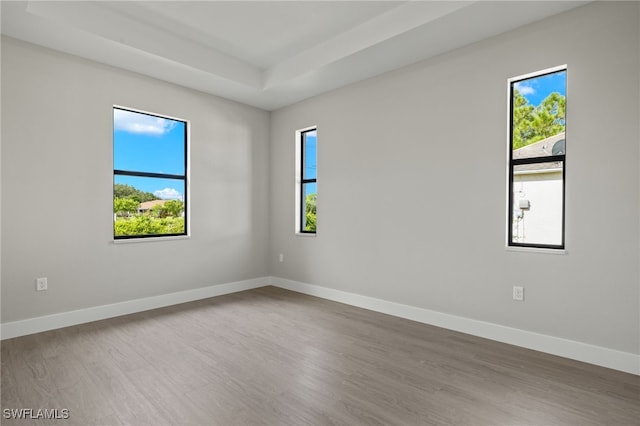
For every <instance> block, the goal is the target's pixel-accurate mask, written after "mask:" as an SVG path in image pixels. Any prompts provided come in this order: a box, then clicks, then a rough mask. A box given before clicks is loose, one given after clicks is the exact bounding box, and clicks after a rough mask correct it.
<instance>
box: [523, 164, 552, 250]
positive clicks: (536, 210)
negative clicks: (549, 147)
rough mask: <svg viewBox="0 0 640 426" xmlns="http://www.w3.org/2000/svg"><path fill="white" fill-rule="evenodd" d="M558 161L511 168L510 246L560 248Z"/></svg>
mask: <svg viewBox="0 0 640 426" xmlns="http://www.w3.org/2000/svg"><path fill="white" fill-rule="evenodd" d="M562 168H563V164H562V162H561V161H556V162H548V163H537V164H524V165H519V166H514V167H513V194H512V195H513V197H512V199H513V206H512V208H513V216H512V219H513V220H512V224H511V226H512V241H511V242H512V243H516V244H518V243H519V244H541V245H561V244H563V241H562V210H563V204H564V203H563V172H562Z"/></svg>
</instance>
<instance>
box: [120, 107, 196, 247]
mask: <svg viewBox="0 0 640 426" xmlns="http://www.w3.org/2000/svg"><path fill="white" fill-rule="evenodd" d="M187 129H188V123H187V122H186V121H184V120H179V119H175V118H169V117H163V116H159V115H155V114H150V113H147V112H141V111H134V110H130V109H125V108H121V107H113V235H114V238H115V239H130V238H150V237H166V236H178V235H187V229H188V228H187V218H188V215H187V140H188V139H187Z"/></svg>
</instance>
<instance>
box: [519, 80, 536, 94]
mask: <svg viewBox="0 0 640 426" xmlns="http://www.w3.org/2000/svg"><path fill="white" fill-rule="evenodd" d="M516 89H518V92H520V94H521V95H522V96H527V95H533V94H534V93H536V89H534V88H533V87H532V86H529V85H528V84H527V83H516Z"/></svg>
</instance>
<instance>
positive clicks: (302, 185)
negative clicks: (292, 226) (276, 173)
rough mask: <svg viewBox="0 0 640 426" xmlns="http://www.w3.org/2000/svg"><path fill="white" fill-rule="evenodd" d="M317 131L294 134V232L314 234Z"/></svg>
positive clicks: (315, 221) (315, 220)
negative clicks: (295, 159)
mask: <svg viewBox="0 0 640 426" xmlns="http://www.w3.org/2000/svg"><path fill="white" fill-rule="evenodd" d="M317 136H318V135H317V130H316V128H315V127H312V128H309V129H305V130H299V131H297V132H296V153H297V155H296V157H297V161H296V165H297V166H296V171H297V173H296V175H297V179H296V232H297V233H300V234H315V233H316V225H317V219H316V201H317V197H318V186H317V185H318V183H317V173H316V172H317V149H316V142H317V139H318V138H317Z"/></svg>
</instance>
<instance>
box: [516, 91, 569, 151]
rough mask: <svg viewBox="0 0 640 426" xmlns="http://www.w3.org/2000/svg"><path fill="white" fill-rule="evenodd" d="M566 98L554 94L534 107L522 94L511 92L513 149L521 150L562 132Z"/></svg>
mask: <svg viewBox="0 0 640 426" xmlns="http://www.w3.org/2000/svg"><path fill="white" fill-rule="evenodd" d="M565 113H566V98H565V97H564V96H562V95H561V94H559V93H557V92H554V93H551V94H549V96H547V97H546V98H545V99H544V100H543V101H542V102H541V103H540V105H538V106H537V107H534V106H533V105H531V104H530V103H529V101H528V100H527V99H526V98H525V97H524V96H522V94H521V93H520V92H519V91H518V90H517V89H514V91H513V149H518V148H522V147H523V146H527V145H530V144H532V143H534V142H538V141H540V140H542V139H546V138H548V137H550V136H553V135H557V134H558V133H560V132H564V129H565Z"/></svg>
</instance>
